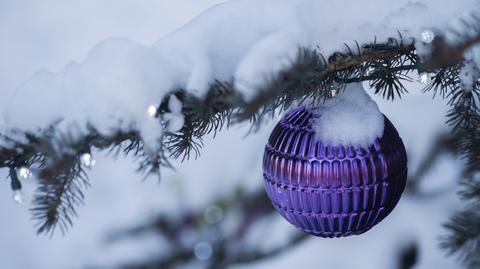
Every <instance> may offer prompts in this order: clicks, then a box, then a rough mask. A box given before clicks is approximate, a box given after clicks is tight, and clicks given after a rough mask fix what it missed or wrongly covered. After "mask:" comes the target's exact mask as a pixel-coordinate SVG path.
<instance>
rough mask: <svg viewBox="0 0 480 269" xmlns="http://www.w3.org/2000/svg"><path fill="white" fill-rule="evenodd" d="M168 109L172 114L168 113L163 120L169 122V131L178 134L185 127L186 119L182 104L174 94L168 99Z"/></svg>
mask: <svg viewBox="0 0 480 269" xmlns="http://www.w3.org/2000/svg"><path fill="white" fill-rule="evenodd" d="M168 109H169V111H170V112H168V113H166V114H165V115H164V116H163V119H164V120H166V121H167V122H168V124H167V130H168V131H169V132H176V131H178V130H180V129H181V128H182V127H183V123H184V122H185V119H184V117H183V114H182V102H180V100H178V98H177V97H176V96H175V95H173V94H172V95H170V98H169V99H168Z"/></svg>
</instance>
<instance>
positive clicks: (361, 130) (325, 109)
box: [312, 83, 384, 146]
mask: <svg viewBox="0 0 480 269" xmlns="http://www.w3.org/2000/svg"><path fill="white" fill-rule="evenodd" d="M315 111H316V114H317V115H318V118H314V119H313V122H312V127H313V130H314V132H315V136H316V138H317V140H319V141H322V143H324V144H326V145H333V146H336V145H353V146H369V145H371V144H373V142H374V141H375V139H376V138H380V137H382V135H383V127H384V119H383V114H382V113H381V112H380V110H379V109H378V106H377V104H376V103H375V102H374V101H373V100H372V99H371V98H370V96H368V94H367V93H366V92H365V90H364V89H363V87H362V84H360V83H354V84H348V85H347V86H346V88H345V89H343V90H340V91H339V92H338V94H337V95H336V96H335V97H333V98H332V99H329V100H327V101H325V102H324V103H323V104H321V105H320V106H318V107H317V108H315Z"/></svg>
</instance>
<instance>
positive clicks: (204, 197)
mask: <svg viewBox="0 0 480 269" xmlns="http://www.w3.org/2000/svg"><path fill="white" fill-rule="evenodd" d="M220 2H222V1H206V0H180V1H178V0H176V1H173V0H170V1H166V0H164V1H160V0H159V1H154V0H144V1H127V0H125V1H114V0H109V1H95V0H88V1H87V0H82V1H77V0H75V1H68V2H67V1H54V0H44V1H35V0H29V1H27V0H25V1H14V0H10V1H9V0H0V40H1V41H0V59H1V60H0V91H1V96H2V97H1V98H0V107H4V106H5V104H6V103H7V102H8V100H9V96H11V94H12V93H13V92H14V91H15V89H17V88H18V87H19V86H20V85H22V83H24V82H25V81H27V80H28V79H29V77H31V76H32V74H34V73H35V72H36V71H38V70H40V69H47V70H49V71H54V72H58V71H60V70H62V69H63V68H64V66H65V65H67V64H68V63H70V62H71V61H72V60H74V61H77V62H81V61H82V60H84V59H85V57H87V55H88V53H89V51H90V50H91V49H92V48H93V47H94V46H95V45H96V44H97V43H99V42H100V41H102V40H105V39H107V38H110V37H117V36H120V37H127V38H129V39H131V40H134V41H135V42H138V43H140V44H143V45H151V44H153V43H155V42H156V41H157V40H159V39H160V38H161V37H162V36H165V35H167V34H168V33H170V32H172V31H174V30H175V29H177V28H178V27H180V26H182V25H183V24H185V23H186V22H188V21H189V20H191V19H192V18H193V17H195V16H196V15H198V14H199V13H201V12H202V11H204V10H206V9H207V8H209V7H211V6H212V5H214V4H217V3H220ZM420 88H421V85H417V84H412V85H410V86H409V88H408V89H409V91H410V94H408V95H406V96H405V97H404V98H403V99H401V100H395V102H387V101H385V100H382V99H381V98H379V97H378V96H372V97H373V98H374V100H375V101H377V103H378V106H379V108H380V110H381V111H382V112H383V113H384V114H385V115H387V116H388V117H389V118H390V119H391V121H392V122H393V123H394V124H395V126H396V127H397V129H398V130H399V132H400V134H401V136H402V138H403V139H404V142H405V145H406V148H407V152H408V157H409V170H410V171H409V172H411V173H414V172H415V170H416V168H417V167H418V164H419V162H420V161H421V160H422V159H423V158H424V157H425V155H426V154H427V152H428V151H429V150H430V147H431V146H432V144H431V143H432V141H433V139H432V138H434V137H435V136H436V135H437V134H438V133H439V132H441V131H445V126H444V121H445V119H444V115H445V111H446V105H445V104H444V103H443V102H442V101H440V100H434V101H432V100H431V96H430V95H424V94H422V93H421V92H420ZM371 92H372V91H369V93H371ZM36 101H37V100H24V103H23V104H19V105H22V106H21V107H20V110H23V111H24V112H25V113H26V114H28V112H29V107H30V106H33V107H38V104H35V102H36ZM43 105H46V106H48V104H43ZM273 124H274V122H271V123H270V124H268V125H266V126H264V127H263V128H262V129H261V131H260V132H259V133H257V134H254V135H250V136H247V137H246V138H244V135H245V133H246V131H247V129H248V126H237V127H235V128H232V129H230V130H227V131H223V132H222V133H220V134H219V135H218V136H217V137H216V138H215V139H214V140H212V139H207V140H206V143H205V148H204V149H203V150H202V156H201V157H200V158H199V159H198V160H191V161H188V162H186V163H183V164H176V167H177V171H176V172H174V171H165V172H164V177H163V181H162V182H161V184H158V183H157V181H156V180H155V179H150V180H147V181H145V182H142V180H141V179H142V177H141V175H139V174H137V173H135V164H134V163H133V161H132V160H130V159H124V158H119V159H117V160H113V159H112V158H111V157H110V156H108V155H107V154H104V153H97V154H95V155H96V158H97V165H96V166H95V167H94V169H93V170H92V171H91V173H90V177H91V183H92V188H91V189H89V190H88V191H87V192H86V199H85V200H86V205H85V206H84V207H81V208H80V209H79V210H78V211H79V216H80V217H79V218H77V219H75V224H74V227H73V228H72V229H70V231H69V232H68V233H67V234H66V235H65V236H62V235H61V234H60V233H57V234H55V236H54V237H53V238H51V239H50V238H48V237H45V236H43V235H40V236H37V235H36V234H35V229H34V228H33V227H32V226H33V224H34V222H33V221H31V220H30V212H29V210H28V207H29V201H28V198H29V197H31V196H32V193H33V189H34V187H35V184H34V182H33V180H34V179H31V180H32V182H28V183H26V184H25V185H26V186H25V188H24V192H25V194H26V195H27V201H26V202H25V203H24V204H22V205H17V204H15V203H14V201H13V200H12V198H11V190H10V187H9V184H8V183H9V182H8V181H7V180H5V181H3V183H4V184H3V187H1V188H0V268H6V269H9V268H15V269H16V268H39V269H42V268H49V269H50V268H53V269H56V268H84V267H86V266H88V265H115V264H118V263H121V262H123V261H126V260H138V259H142V257H148V256H149V255H155V253H158V251H159V247H160V246H159V245H158V242H156V241H155V240H153V238H140V239H138V240H131V241H128V242H122V243H121V244H113V245H112V244H107V243H106V237H107V236H108V235H109V234H110V233H111V232H112V231H114V230H118V229H122V228H128V227H129V226H131V225H134V224H138V223H142V221H144V220H146V219H148V218H149V217H152V216H154V215H155V214H157V213H159V212H160V213H161V212H174V211H175V210H182V208H188V207H203V206H207V205H208V202H209V201H210V200H211V199H212V198H213V197H216V196H219V195H222V194H225V192H226V191H228V190H229V188H227V187H225V186H226V185H228V186H232V188H233V187H235V186H238V185H242V186H244V187H246V188H252V189H253V188H256V187H258V186H259V185H260V184H261V182H262V178H261V157H262V154H263V146H264V143H265V141H266V139H267V136H268V134H269V132H270V131H271V129H272V127H273ZM460 165H461V162H460V161H457V160H455V159H453V158H452V157H450V156H448V155H446V156H443V157H441V158H440V159H439V161H438V162H437V163H436V164H435V167H434V169H432V170H431V171H430V172H429V173H428V174H427V175H426V176H425V178H423V180H422V185H421V188H422V191H424V192H426V193H432V194H435V195H432V197H433V198H428V199H418V198H415V199H414V198H412V197H409V196H404V197H403V198H402V200H401V201H400V203H399V204H398V206H397V209H396V210H394V211H393V213H392V214H391V215H390V216H389V217H388V218H387V219H385V220H384V221H383V222H382V223H381V224H379V225H378V226H377V227H376V228H374V229H372V230H371V231H370V232H368V233H366V234H364V235H361V236H355V237H349V238H343V239H335V240H326V239H320V238H314V237H312V238H310V239H308V240H306V241H305V242H304V243H302V244H301V245H299V246H298V247H295V248H292V249H290V250H289V251H287V252H285V253H284V254H282V255H281V256H280V257H275V258H274V259H270V260H265V261H262V262H260V263H257V264H254V265H247V266H243V267H238V268H280V269H282V268H292V267H293V266H296V267H298V268H304V267H305V268H306V267H307V266H310V267H311V268H317V267H320V266H322V267H325V268H346V269H349V268H371V269H376V268H378V269H384V268H396V267H395V266H396V262H397V256H398V252H399V249H400V248H401V247H402V246H405V245H408V244H409V243H411V242H416V243H417V244H418V246H419V262H418V264H417V265H416V267H415V268H439V269H440V268H460V267H459V265H458V264H457V263H456V262H455V260H454V259H452V258H446V257H444V253H443V252H441V251H440V250H439V248H438V237H439V236H440V235H442V234H443V233H444V230H442V228H441V223H443V222H445V221H446V220H447V219H448V218H449V216H450V215H451V214H452V212H453V211H454V210H455V209H457V208H459V206H460V203H459V201H458V199H457V197H456V189H455V186H457V184H455V180H457V179H458V178H459V173H460V168H459V167H460ZM6 174H7V171H6V170H1V171H0V178H5V177H6ZM276 221H278V222H279V223H283V222H284V220H282V219H281V218H280V217H278V218H277V219H276ZM285 226H286V228H287V229H288V228H289V227H288V225H286V224H285ZM289 229H293V228H289ZM269 236H271V237H275V236H276V235H275V234H273V235H269ZM258 240H259V241H261V240H263V238H258ZM345 257H348V258H345Z"/></svg>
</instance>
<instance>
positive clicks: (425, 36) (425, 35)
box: [421, 30, 435, 43]
mask: <svg viewBox="0 0 480 269" xmlns="http://www.w3.org/2000/svg"><path fill="white" fill-rule="evenodd" d="M421 37H422V41H423V42H425V43H432V41H433V39H435V33H433V32H432V31H431V30H425V31H423V32H422V33H421Z"/></svg>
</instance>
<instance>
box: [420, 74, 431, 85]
mask: <svg viewBox="0 0 480 269" xmlns="http://www.w3.org/2000/svg"><path fill="white" fill-rule="evenodd" d="M430 81H432V78H431V77H430V75H429V74H428V73H420V74H419V75H418V82H420V83H422V84H428V83H430Z"/></svg>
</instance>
